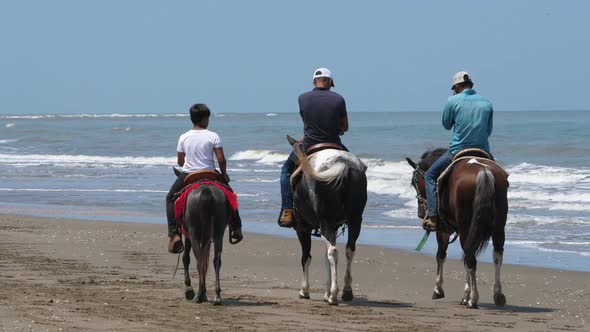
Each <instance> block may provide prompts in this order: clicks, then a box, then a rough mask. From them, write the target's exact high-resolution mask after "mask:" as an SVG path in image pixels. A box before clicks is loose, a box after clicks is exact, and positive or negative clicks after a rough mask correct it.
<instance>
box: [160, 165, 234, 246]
mask: <svg viewBox="0 0 590 332" xmlns="http://www.w3.org/2000/svg"><path fill="white" fill-rule="evenodd" d="M187 175H188V173H184V172H183V173H181V174H180V175H179V176H178V177H177V178H176V181H174V183H173V184H172V187H170V190H169V191H168V195H166V219H168V236H173V235H174V234H178V226H176V219H174V203H172V197H173V196H174V194H176V193H177V192H179V191H180V190H181V189H182V188H183V187H184V178H186V176H187ZM228 188H229V186H228ZM229 189H230V190H231V188H229ZM232 192H233V190H232ZM231 227H232V228H233V229H236V228H242V218H240V212H239V211H238V209H236V210H235V211H234V217H233V219H232V221H231Z"/></svg>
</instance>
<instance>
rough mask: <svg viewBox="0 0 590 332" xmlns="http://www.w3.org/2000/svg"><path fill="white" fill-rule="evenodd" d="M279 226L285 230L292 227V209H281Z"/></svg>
mask: <svg viewBox="0 0 590 332" xmlns="http://www.w3.org/2000/svg"><path fill="white" fill-rule="evenodd" d="M279 226H281V227H287V228H291V227H293V209H283V211H282V212H281V217H280V218H279Z"/></svg>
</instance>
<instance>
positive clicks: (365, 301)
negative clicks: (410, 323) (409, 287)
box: [340, 297, 414, 308]
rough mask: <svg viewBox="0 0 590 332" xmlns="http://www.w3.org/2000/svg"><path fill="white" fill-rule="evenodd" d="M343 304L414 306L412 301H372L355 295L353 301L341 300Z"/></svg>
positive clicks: (375, 306) (379, 306)
mask: <svg viewBox="0 0 590 332" xmlns="http://www.w3.org/2000/svg"><path fill="white" fill-rule="evenodd" d="M340 303H341V304H348V305H350V306H353V307H368V308H412V307H414V305H413V304H411V303H404V302H396V301H370V300H368V299H367V298H365V297H355V298H354V299H353V300H352V302H344V301H342V302H340Z"/></svg>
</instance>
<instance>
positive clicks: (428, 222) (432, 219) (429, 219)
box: [422, 216, 438, 232]
mask: <svg viewBox="0 0 590 332" xmlns="http://www.w3.org/2000/svg"><path fill="white" fill-rule="evenodd" d="M437 223H438V216H426V218H424V220H423V221H422V228H424V230H426V231H433V232H434V231H436V225H437Z"/></svg>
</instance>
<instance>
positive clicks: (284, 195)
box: [281, 152, 297, 210]
mask: <svg viewBox="0 0 590 332" xmlns="http://www.w3.org/2000/svg"><path fill="white" fill-rule="evenodd" d="M296 168H297V156H296V155H295V152H291V154H290V155H289V158H287V161H285V164H284V165H283V168H282V169H281V210H283V209H292V208H293V192H292V191H291V174H293V172H294V171H295V169H296Z"/></svg>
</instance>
